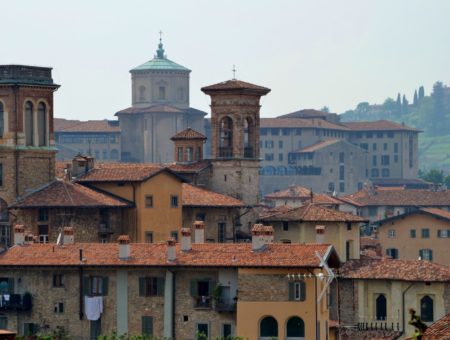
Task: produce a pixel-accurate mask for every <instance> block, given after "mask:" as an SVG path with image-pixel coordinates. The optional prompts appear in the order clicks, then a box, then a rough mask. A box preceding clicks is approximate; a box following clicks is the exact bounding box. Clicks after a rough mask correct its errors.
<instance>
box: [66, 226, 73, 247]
mask: <svg viewBox="0 0 450 340" xmlns="http://www.w3.org/2000/svg"><path fill="white" fill-rule="evenodd" d="M74 234H75V230H74V229H73V228H72V227H64V228H63V244H74V243H75V235H74Z"/></svg>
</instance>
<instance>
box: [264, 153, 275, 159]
mask: <svg viewBox="0 0 450 340" xmlns="http://www.w3.org/2000/svg"><path fill="white" fill-rule="evenodd" d="M264 159H265V160H266V161H273V153H266V154H265V156H264Z"/></svg>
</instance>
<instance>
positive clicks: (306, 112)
mask: <svg viewBox="0 0 450 340" xmlns="http://www.w3.org/2000/svg"><path fill="white" fill-rule="evenodd" d="M328 115H332V114H330V113H327V112H323V111H319V110H314V109H303V110H298V111H294V112H291V113H287V114H284V115H281V116H278V118H308V117H322V118H325V117H326V116H328ZM334 115H335V114H334Z"/></svg>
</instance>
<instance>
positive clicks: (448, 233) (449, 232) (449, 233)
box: [437, 229, 450, 238]
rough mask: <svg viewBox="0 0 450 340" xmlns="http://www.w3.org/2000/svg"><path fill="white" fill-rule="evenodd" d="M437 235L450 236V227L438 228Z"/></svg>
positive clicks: (441, 236)
mask: <svg viewBox="0 0 450 340" xmlns="http://www.w3.org/2000/svg"><path fill="white" fill-rule="evenodd" d="M437 237H439V238H447V237H450V229H443V230H438V231H437Z"/></svg>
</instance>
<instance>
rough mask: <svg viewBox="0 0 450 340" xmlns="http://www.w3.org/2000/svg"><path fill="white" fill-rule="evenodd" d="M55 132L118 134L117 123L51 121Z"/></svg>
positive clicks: (118, 127)
mask: <svg viewBox="0 0 450 340" xmlns="http://www.w3.org/2000/svg"><path fill="white" fill-rule="evenodd" d="M53 124H54V129H55V132H120V126H119V121H109V120H107V119H103V120H87V121H80V120H68V119H63V118H55V119H53Z"/></svg>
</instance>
